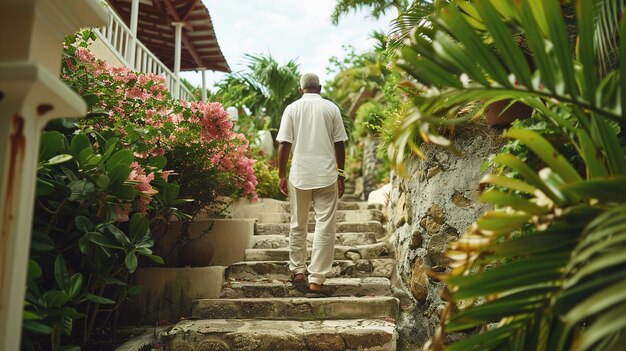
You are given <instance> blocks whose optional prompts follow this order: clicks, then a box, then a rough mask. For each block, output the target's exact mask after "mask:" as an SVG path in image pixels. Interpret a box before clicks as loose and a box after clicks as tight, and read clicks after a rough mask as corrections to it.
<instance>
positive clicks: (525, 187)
mask: <svg viewBox="0 0 626 351" xmlns="http://www.w3.org/2000/svg"><path fill="white" fill-rule="evenodd" d="M480 183H481V184H493V185H498V186H501V187H504V188H507V189H511V190H517V191H521V192H523V193H527V194H534V193H535V191H536V190H537V188H535V187H534V186H532V185H530V184H528V183H524V182H522V181H520V180H517V179H514V178H509V177H505V176H499V175H495V174H487V175H485V176H484V177H483V179H481V181H480Z"/></svg>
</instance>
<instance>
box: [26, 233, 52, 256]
mask: <svg viewBox="0 0 626 351" xmlns="http://www.w3.org/2000/svg"><path fill="white" fill-rule="evenodd" d="M55 248H56V246H55V244H54V240H52V239H51V238H50V237H49V236H48V235H46V234H44V233H42V232H39V231H33V233H32V237H31V241H30V249H31V250H33V251H36V252H50V251H52V250H54V249H55Z"/></svg>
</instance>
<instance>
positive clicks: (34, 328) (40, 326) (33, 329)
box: [22, 320, 53, 335]
mask: <svg viewBox="0 0 626 351" xmlns="http://www.w3.org/2000/svg"><path fill="white" fill-rule="evenodd" d="M22 326H23V328H24V329H25V330H26V331H28V332H30V333H33V334H41V335H50V334H52V330H53V329H52V327H50V326H49V325H46V324H44V323H41V322H36V321H31V320H25V321H24V324H23V325H22Z"/></svg>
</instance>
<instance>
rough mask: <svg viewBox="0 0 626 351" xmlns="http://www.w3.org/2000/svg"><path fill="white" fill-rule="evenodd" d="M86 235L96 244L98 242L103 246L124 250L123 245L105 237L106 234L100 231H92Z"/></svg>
mask: <svg viewBox="0 0 626 351" xmlns="http://www.w3.org/2000/svg"><path fill="white" fill-rule="evenodd" d="M84 237H85V238H87V239H88V240H89V241H91V242H93V243H95V244H98V245H100V246H103V247H108V248H111V249H119V250H124V248H123V247H122V246H121V245H118V244H115V243H113V242H112V241H111V240H109V239H108V238H107V237H105V236H104V235H102V234H100V233H96V232H91V233H87V234H85V236H84Z"/></svg>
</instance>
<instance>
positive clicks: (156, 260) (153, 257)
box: [146, 255, 165, 264]
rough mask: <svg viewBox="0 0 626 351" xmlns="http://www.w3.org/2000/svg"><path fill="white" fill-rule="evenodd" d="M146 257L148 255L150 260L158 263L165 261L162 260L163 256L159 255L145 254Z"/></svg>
mask: <svg viewBox="0 0 626 351" xmlns="http://www.w3.org/2000/svg"><path fill="white" fill-rule="evenodd" d="M146 257H148V258H149V259H150V260H152V262H154V263H158V264H165V261H163V258H162V257H161V256H156V255H146Z"/></svg>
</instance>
